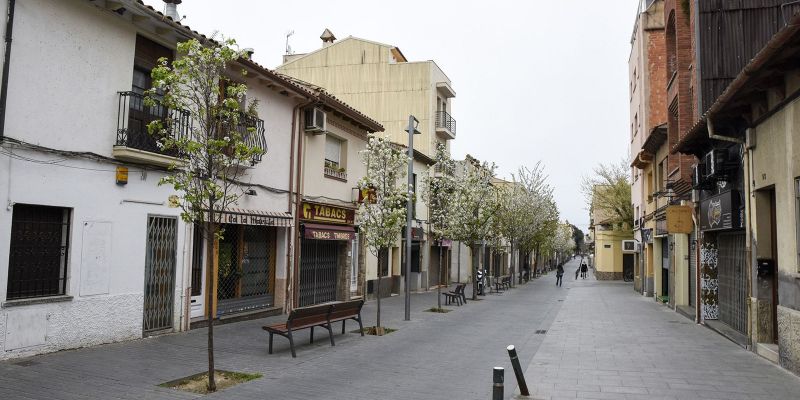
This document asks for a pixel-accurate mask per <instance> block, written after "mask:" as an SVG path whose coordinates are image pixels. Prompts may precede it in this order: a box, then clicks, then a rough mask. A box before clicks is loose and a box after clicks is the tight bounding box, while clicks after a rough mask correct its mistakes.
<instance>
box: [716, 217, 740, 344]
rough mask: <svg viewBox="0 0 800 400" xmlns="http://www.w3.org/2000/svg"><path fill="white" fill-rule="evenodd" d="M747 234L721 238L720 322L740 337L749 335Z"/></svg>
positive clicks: (722, 236) (718, 243)
mask: <svg viewBox="0 0 800 400" xmlns="http://www.w3.org/2000/svg"><path fill="white" fill-rule="evenodd" d="M744 243H745V237H744V233H728V234H721V235H719V236H718V237H717V245H718V246H719V250H718V266H717V271H718V276H719V319H720V321H722V322H724V323H726V324H727V325H728V326H730V327H731V328H733V329H735V330H737V331H739V332H740V333H743V334H746V333H747V268H746V267H745V246H744Z"/></svg>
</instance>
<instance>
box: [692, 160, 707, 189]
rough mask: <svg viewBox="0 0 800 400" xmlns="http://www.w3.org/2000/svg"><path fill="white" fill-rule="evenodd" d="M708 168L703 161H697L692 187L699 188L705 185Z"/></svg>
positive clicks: (693, 172)
mask: <svg viewBox="0 0 800 400" xmlns="http://www.w3.org/2000/svg"><path fill="white" fill-rule="evenodd" d="M705 172H706V168H705V165H704V164H703V163H697V164H695V165H694V168H692V188H694V189H697V188H700V186H702V185H703V181H704V180H705Z"/></svg>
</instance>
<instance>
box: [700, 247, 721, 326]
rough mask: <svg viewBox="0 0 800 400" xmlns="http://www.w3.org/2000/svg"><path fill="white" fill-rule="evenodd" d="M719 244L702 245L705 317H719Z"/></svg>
mask: <svg viewBox="0 0 800 400" xmlns="http://www.w3.org/2000/svg"><path fill="white" fill-rule="evenodd" d="M717 272H718V271H717V246H716V245H715V244H714V243H703V245H702V246H701V247H700V280H701V283H702V286H701V288H702V292H701V301H702V304H703V319H704V320H707V319H709V320H715V319H718V318H719V298H718V294H719V279H718V277H717Z"/></svg>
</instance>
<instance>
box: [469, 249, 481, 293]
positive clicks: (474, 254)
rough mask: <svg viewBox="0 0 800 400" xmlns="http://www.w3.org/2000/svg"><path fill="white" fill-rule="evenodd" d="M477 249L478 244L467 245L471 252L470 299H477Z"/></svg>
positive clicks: (478, 256) (478, 255)
mask: <svg viewBox="0 0 800 400" xmlns="http://www.w3.org/2000/svg"><path fill="white" fill-rule="evenodd" d="M479 249H480V245H479V244H475V243H472V244H470V246H469V251H470V253H472V300H477V299H478V262H479V261H480V254H479Z"/></svg>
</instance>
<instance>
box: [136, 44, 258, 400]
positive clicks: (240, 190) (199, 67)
mask: <svg viewBox="0 0 800 400" xmlns="http://www.w3.org/2000/svg"><path fill="white" fill-rule="evenodd" d="M177 50H178V51H177V53H178V55H179V57H178V58H177V59H176V60H174V61H171V62H170V61H169V60H167V59H166V58H161V59H159V60H158V65H157V66H156V67H155V68H154V69H153V70H152V72H151V76H152V79H153V88H152V89H151V90H148V91H147V92H146V97H145V100H144V106H145V107H150V108H155V109H159V110H164V114H165V117H164V118H163V119H158V120H155V121H153V122H151V123H150V124H149V125H148V132H149V133H150V134H151V135H152V136H153V137H154V138H155V139H156V140H157V143H158V145H159V147H160V148H161V149H162V150H164V151H169V152H172V153H174V154H177V155H178V157H179V159H178V160H176V162H175V163H174V164H173V165H171V166H170V168H169V171H168V173H167V176H165V177H164V178H162V179H161V180H160V182H159V184H167V185H170V186H172V187H173V188H174V189H175V190H176V191H177V192H179V193H180V196H179V198H180V202H179V207H180V208H181V211H182V212H181V217H182V219H183V220H184V221H186V222H188V223H193V224H194V225H195V226H198V227H200V229H199V232H198V233H196V234H204V235H205V237H204V238H205V241H206V248H207V257H206V271H207V272H206V288H207V290H206V293H207V294H208V298H207V299H206V314H207V315H208V391H209V392H213V391H215V390H216V388H217V387H216V380H215V373H214V319H215V315H214V310H213V304H214V300H215V295H216V293H215V291H214V290H211V289H210V288H214V287H216V285H215V284H214V282H215V280H216V278H217V277H216V276H215V270H214V268H212V262H213V256H214V254H213V248H214V241H215V240H219V239H221V238H222V236H223V235H224V232H223V230H222V229H221V223H222V217H223V215H224V213H225V212H226V210H229V209H230V207H232V206H234V205H235V204H236V202H237V200H238V199H239V198H240V197H241V196H242V195H243V194H244V192H245V190H247V187H246V185H242V184H241V183H239V182H238V177H239V176H240V175H241V174H242V173H243V171H244V169H243V168H240V166H242V165H247V164H250V163H251V162H252V160H254V159H257V158H259V157H261V156H262V155H263V154H264V153H265V151H266V149H265V148H262V147H260V146H258V145H257V144H254V143H257V141H253V140H248V138H250V137H251V135H253V134H254V128H253V127H247V128H244V126H245V125H246V124H245V121H246V119H247V118H254V117H256V107H257V103H255V102H252V101H251V102H250V103H249V104H244V103H245V94H246V93H247V86H246V85H245V84H242V83H236V82H235V81H233V80H231V79H230V78H228V72H229V71H231V70H233V68H234V65H235V63H236V62H237V61H238V60H241V59H247V58H248V55H247V53H246V52H245V51H243V50H240V49H239V48H238V47H237V45H236V42H235V41H234V40H233V39H227V40H222V41H219V42H217V41H213V40H209V41H206V42H205V43H200V42H199V41H198V40H196V39H192V40H189V41H186V42H183V43H178V46H177ZM240 72H241V75H245V71H244V69H242V70H240ZM188 121H192V123H191V124H188ZM187 125H188V127H187V128H186V129H185V130H178V129H176V127H177V126H187Z"/></svg>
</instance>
